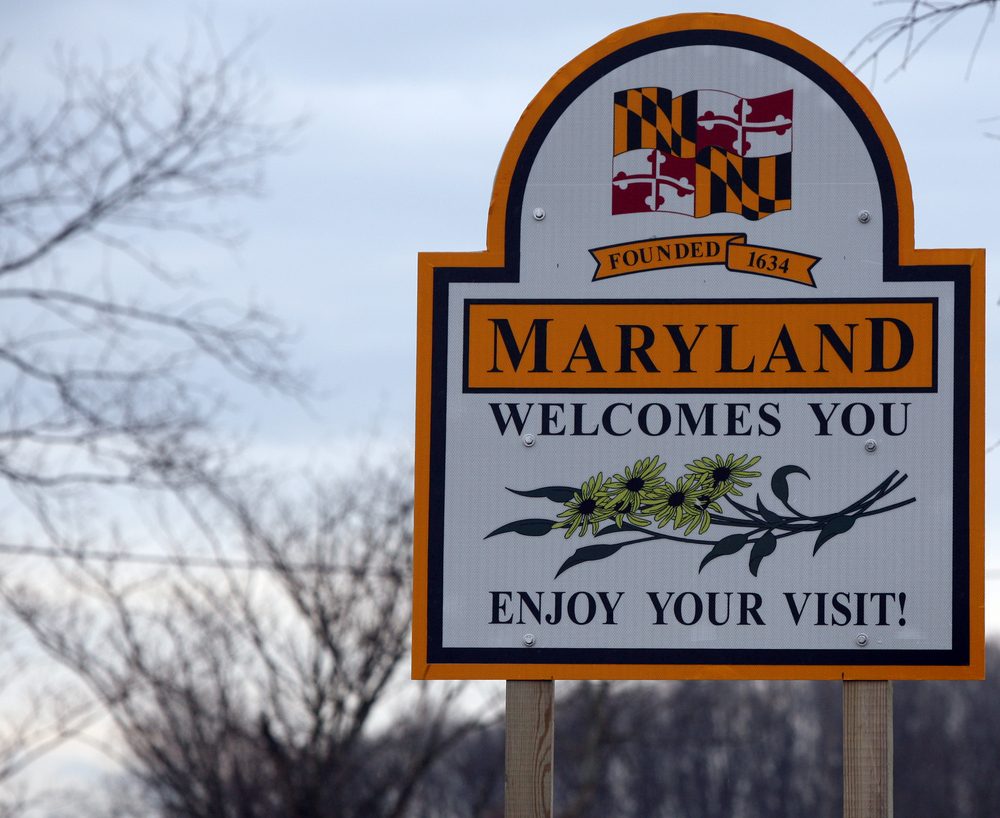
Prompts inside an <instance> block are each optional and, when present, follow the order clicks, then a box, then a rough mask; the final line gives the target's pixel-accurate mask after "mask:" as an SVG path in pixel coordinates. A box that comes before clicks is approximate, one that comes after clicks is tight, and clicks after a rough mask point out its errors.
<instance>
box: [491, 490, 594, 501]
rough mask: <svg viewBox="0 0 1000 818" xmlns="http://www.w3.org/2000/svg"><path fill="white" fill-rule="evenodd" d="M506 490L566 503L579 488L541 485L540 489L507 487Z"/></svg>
mask: <svg viewBox="0 0 1000 818" xmlns="http://www.w3.org/2000/svg"><path fill="white" fill-rule="evenodd" d="M507 491H509V492H511V493H512V494H519V495H521V497H544V498H545V499H546V500H551V501H552V502H553V503H568V502H569V501H570V500H572V499H573V495H574V494H576V493H577V492H578V491H579V489H575V488H573V487H572V486H543V487H542V488H540V489H528V490H527V491H518V490H517V489H512V488H509V487H508V489H507Z"/></svg>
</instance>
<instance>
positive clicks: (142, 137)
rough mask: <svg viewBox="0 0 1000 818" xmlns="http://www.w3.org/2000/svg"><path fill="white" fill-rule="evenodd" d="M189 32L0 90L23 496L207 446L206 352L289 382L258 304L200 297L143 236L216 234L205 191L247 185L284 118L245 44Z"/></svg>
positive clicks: (1, 243) (4, 339)
mask: <svg viewBox="0 0 1000 818" xmlns="http://www.w3.org/2000/svg"><path fill="white" fill-rule="evenodd" d="M203 40H205V41H206V42H204V43H203V47H202V48H201V50H199V49H198V48H192V49H189V50H188V51H187V52H186V53H184V54H183V55H182V56H181V57H180V58H179V59H177V60H170V59H168V58H166V57H162V56H159V55H158V54H156V53H155V52H151V53H150V54H149V55H148V56H147V57H146V58H145V59H144V60H143V61H141V62H139V63H133V64H128V65H125V66H123V67H120V68H114V67H104V68H102V69H98V70H95V69H93V68H91V67H89V66H86V65H83V64H81V63H79V62H78V61H76V60H74V59H71V58H62V59H60V61H59V64H58V69H57V87H58V93H57V100H56V102H55V103H54V104H52V105H50V106H48V107H47V108H44V109H43V110H41V111H40V112H34V113H30V114H25V113H23V111H22V108H23V107H24V106H23V104H20V105H19V104H18V101H17V100H15V99H13V98H11V97H10V96H8V97H7V98H6V99H4V100H3V101H2V116H0V311H2V314H3V321H2V327H3V329H2V331H0V395H2V400H0V479H2V480H3V481H4V483H5V484H6V486H7V488H9V489H11V490H12V491H14V493H15V495H16V496H17V497H18V498H20V499H22V500H24V501H26V502H27V504H28V505H29V507H31V508H32V510H36V509H37V507H38V506H39V505H44V504H45V498H46V497H51V496H52V494H53V493H54V492H56V491H58V490H60V489H63V488H67V487H71V488H80V487H119V486H127V487H130V488H131V487H137V488H143V489H146V488H162V487H163V486H172V485H173V484H174V483H175V482H176V481H178V480H180V481H183V480H184V479H186V477H187V470H188V469H190V467H191V465H192V463H193V462H196V463H201V462H203V461H204V460H205V459H206V458H207V457H208V456H209V454H210V450H211V447H209V446H206V442H205V439H199V438H198V435H199V434H200V433H202V432H204V431H205V430H206V429H207V428H208V427H209V426H210V422H211V419H212V413H213V411H214V410H215V409H217V408H218V406H219V402H220V400H221V390H220V389H218V388H211V387H210V384H212V383H213V381H212V379H213V378H216V377H217V376H216V375H215V374H214V373H213V372H212V371H211V367H212V366H216V367H220V368H221V369H222V370H223V371H225V372H226V373H227V374H228V375H231V376H235V377H236V378H238V379H243V380H246V381H251V382H253V383H255V384H258V385H264V386H267V387H274V388H278V389H284V390H294V389H296V388H297V387H298V386H299V385H300V384H299V383H298V382H297V381H296V378H295V376H294V374H293V373H292V372H291V369H290V367H289V362H288V358H287V350H288V348H287V343H286V341H287V338H286V336H285V333H284V332H283V330H282V328H281V326H280V325H279V324H278V323H277V322H276V321H275V320H274V319H273V318H272V317H270V316H268V315H267V314H265V313H263V312H261V311H259V310H257V309H254V308H250V309H245V308H239V307H236V306H235V305H234V304H233V303H230V302H226V301H223V300H219V299H216V298H213V299H211V300H210V299H208V298H207V297H206V296H205V295H204V293H203V292H201V291H200V290H199V288H198V287H195V286H192V285H193V282H192V280H191V279H190V278H188V277H185V276H182V275H181V274H179V273H178V272H177V271H176V270H172V269H171V268H170V266H169V265H168V264H167V263H165V262H164V261H163V260H162V259H161V258H159V256H158V255H157V254H155V253H154V252H153V250H152V249H150V246H149V243H150V239H152V238H155V234H159V233H162V232H164V231H169V232H171V233H174V234H175V235H182V234H183V235H191V236H196V237H198V238H201V239H209V240H218V241H230V240H232V239H234V238H235V233H234V232H233V229H232V226H231V225H227V224H225V223H224V222H221V221H210V220H209V212H210V211H208V210H207V209H206V208H207V206H209V205H213V204H216V203H220V202H224V201H228V200H231V199H232V198H233V197H238V196H244V195H252V194H255V193H257V192H258V191H259V189H260V183H261V176H260V173H261V167H262V162H263V161H264V160H265V159H266V158H267V157H268V156H270V155H272V154H274V153H275V152H276V151H279V150H281V149H282V148H283V147H284V146H285V145H286V144H287V143H288V139H289V137H290V135H291V133H292V127H291V126H289V125H281V124H275V123H273V122H271V121H269V120H268V119H267V114H266V109H265V108H264V107H263V97H262V94H263V88H262V87H261V86H260V85H259V84H258V83H257V82H256V81H255V80H254V78H253V76H252V74H251V73H249V71H248V68H247V59H246V46H245V44H243V45H240V46H238V47H237V48H235V49H232V50H224V49H223V48H222V47H221V46H219V45H218V44H217V43H216V41H215V39H214V37H212V35H211V30H210V29H207V31H206V33H205V35H204V36H203ZM95 248H96V249H99V250H100V252H91V251H92V250H94V249H95ZM69 252H72V253H73V255H72V256H68V255H67V253H69ZM109 254H110V257H111V258H112V259H113V260H112V261H108V260H107V259H108V258H109ZM102 267H103V268H104V269H103V270H101V268H102ZM139 271H142V272H144V273H145V277H144V278H142V277H139V276H137V275H136V274H137V272H139ZM52 522H53V519H52V517H47V518H46V523H47V525H49V524H51V523H52Z"/></svg>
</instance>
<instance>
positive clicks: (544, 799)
mask: <svg viewBox="0 0 1000 818" xmlns="http://www.w3.org/2000/svg"><path fill="white" fill-rule="evenodd" d="M554 691H555V682H552V681H551V680H550V681H513V680H510V681H508V682H507V744H506V761H505V769H504V804H505V811H504V815H505V816H506V818H552V740H553V734H554V724H555V714H554V706H553V700H554Z"/></svg>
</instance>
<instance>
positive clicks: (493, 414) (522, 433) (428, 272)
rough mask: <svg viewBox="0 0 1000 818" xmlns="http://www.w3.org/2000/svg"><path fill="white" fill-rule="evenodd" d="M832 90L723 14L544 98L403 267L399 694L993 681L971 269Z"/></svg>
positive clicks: (687, 24)
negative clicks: (605, 683) (409, 634)
mask: <svg viewBox="0 0 1000 818" xmlns="http://www.w3.org/2000/svg"><path fill="white" fill-rule="evenodd" d="M912 243H913V239H912V202H911V199H910V190H909V182H908V179H907V176H906V169H905V165H904V164H903V161H902V157H901V156H900V154H899V149H898V146H897V144H896V142H895V139H894V137H893V136H892V132H891V130H890V129H889V127H888V125H887V124H886V123H885V121H884V117H883V116H882V113H881V111H880V110H879V109H878V107H877V105H876V104H875V103H874V101H873V100H872V99H871V97H870V96H869V95H868V93H867V91H866V90H865V89H864V88H863V87H862V86H861V85H860V84H859V83H858V82H857V81H856V80H855V78H854V77H853V76H852V75H851V74H850V73H849V72H847V71H846V69H844V68H843V66H841V65H840V64H839V63H837V62H836V61H835V60H833V59H832V58H831V57H829V56H828V55H826V54H824V53H823V52H821V51H820V50H819V49H817V48H816V47H815V46H813V45H811V44H809V43H806V42H804V41H802V40H801V39H799V38H797V37H795V35H792V34H790V33H789V32H787V31H784V30H782V29H778V28H775V27H773V26H769V25H766V24H763V23H758V22H756V21H751V20H746V19H744V18H729V17H723V16H719V15H711V16H702V15H693V16H682V17H675V18H664V19H661V20H656V21H652V22H650V23H647V24H644V25H642V26H638V27H636V28H634V29H629V30H626V31H624V32H619V33H618V34H617V35H615V36H613V37H611V38H609V39H608V40H606V41H604V42H603V43H600V44H598V45H597V46H595V47H594V48H593V49H591V50H590V51H588V52H586V53H585V54H583V55H581V57H579V58H578V59H577V60H575V61H574V62H573V63H571V64H570V65H569V66H567V67H566V68H565V69H563V71H561V72H560V73H559V74H557V75H556V77H555V78H553V80H552V81H551V82H550V83H549V84H548V85H547V86H546V87H545V89H543V91H542V92H541V93H540V94H539V97H538V98H537V99H536V100H535V102H534V103H533V104H532V106H530V107H529V109H528V111H527V112H526V114H525V117H524V118H523V119H522V122H521V123H520V124H519V126H518V129H517V130H516V131H515V133H514V136H513V137H512V139H511V142H510V145H509V146H508V149H507V152H506V154H505V156H504V158H503V161H502V163H501V167H500V171H499V172H498V175H497V186H496V190H495V195H494V203H493V207H492V208H491V214H490V229H489V249H488V250H487V251H486V252H485V253H482V254H433V255H430V254H427V255H424V256H422V257H421V281H420V317H419V331H420V338H419V344H420V347H419V351H418V355H419V364H418V366H419V372H418V391H419V394H418V463H417V469H418V485H417V503H418V504H417V549H416V583H415V588H416V594H415V629H414V674H415V675H416V676H418V677H436V678H449V677H458V678H462V677H471V678H476V677H482V678H552V677H556V678H559V677H564V678H580V677H583V678H680V677H720V678H733V677H752V678H759V677H791V678H794V677H827V678H841V677H845V678H847V677H853V678H863V677H868V678H952V677H954V678H958V677H975V676H978V675H981V673H982V641H983V635H982V628H983V626H982V593H983V592H982V582H983V579H982V495H981V487H982V473H983V466H982V413H983V398H982V389H983V386H982V378H983V376H982V364H981V360H982V354H983V353H982V333H983V318H982V314H983V307H982V298H983V284H982V280H983V258H982V253H981V252H980V251H914V250H913V246H912Z"/></svg>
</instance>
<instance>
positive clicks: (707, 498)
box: [647, 474, 722, 534]
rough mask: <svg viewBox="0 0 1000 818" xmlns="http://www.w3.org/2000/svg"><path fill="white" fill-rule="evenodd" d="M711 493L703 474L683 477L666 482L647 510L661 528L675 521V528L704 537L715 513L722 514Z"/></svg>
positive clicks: (709, 481) (707, 480) (709, 482)
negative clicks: (696, 530)
mask: <svg viewBox="0 0 1000 818" xmlns="http://www.w3.org/2000/svg"><path fill="white" fill-rule="evenodd" d="M711 492H712V483H711V480H709V479H707V478H706V477H705V476H704V475H701V474H682V475H681V476H680V477H678V478H677V480H676V482H674V483H670V482H665V483H664V485H663V486H662V487H661V488H660V490H659V492H658V496H657V498H656V499H655V500H653V502H651V503H650V504H649V505H648V507H647V510H648V511H649V512H650V513H651V514H652V515H653V518H654V519H655V520H656V521H657V523H659V527H660V528H663V527H664V526H665V525H666V524H667V523H670V522H672V523H673V524H674V528H681V527H685V528H684V533H685V534H690V533H691V532H692V531H694V529H695V528H697V529H698V533H699V534H704V533H705V532H706V531H708V528H709V526H711V524H712V512H713V511H717V512H721V511H722V508H721V507H720V506H719V504H718V503H716V502H715V500H714V499H713V497H712V493H711Z"/></svg>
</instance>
